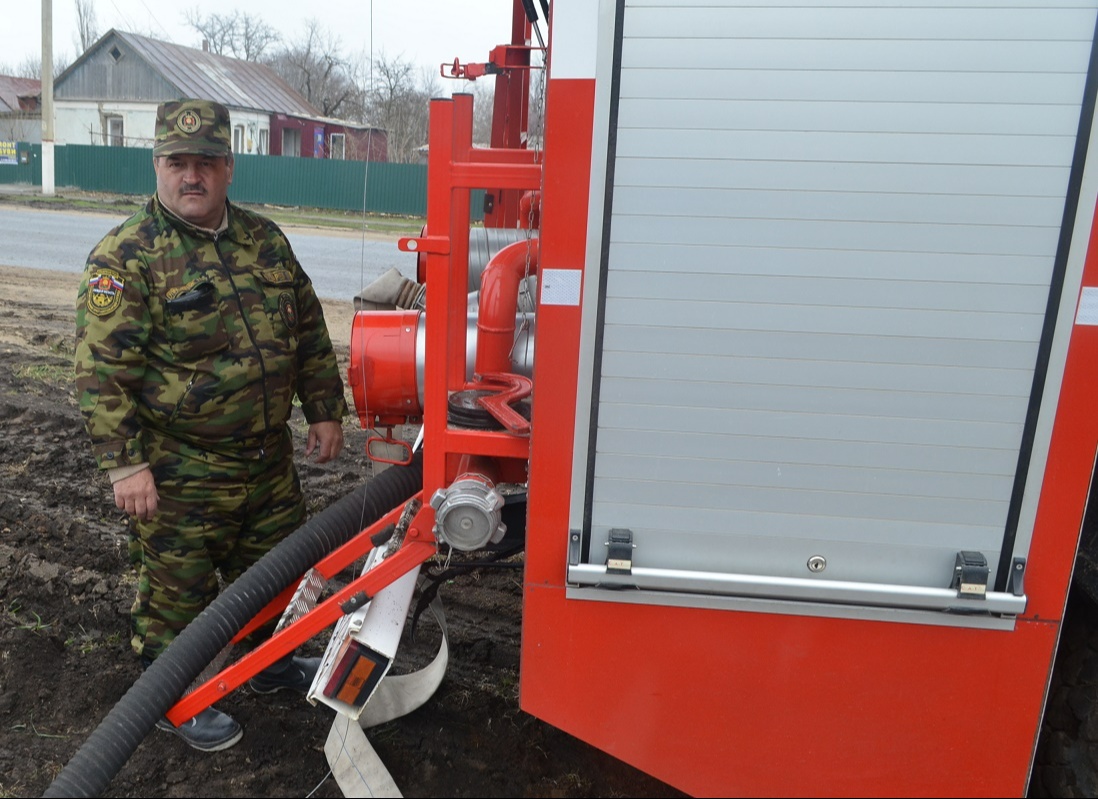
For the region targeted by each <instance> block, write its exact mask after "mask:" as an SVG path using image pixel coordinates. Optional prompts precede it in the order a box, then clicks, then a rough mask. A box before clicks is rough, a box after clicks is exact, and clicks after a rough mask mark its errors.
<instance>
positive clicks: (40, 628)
mask: <svg viewBox="0 0 1098 799" xmlns="http://www.w3.org/2000/svg"><path fill="white" fill-rule="evenodd" d="M2 259H3V257H2V255H0V264H2ZM78 280H79V276H77V275H72V274H61V273H52V272H44V271H35V270H24V269H17V268H14V267H6V266H2V265H0V720H2V728H0V796H39V795H41V794H42V792H43V791H45V790H46V788H47V787H48V786H49V785H50V784H51V782H52V781H53V779H54V778H55V776H56V775H57V773H58V772H59V770H60V769H61V768H62V767H63V766H64V765H65V764H66V763H67V762H68V761H69V759H70V758H71V757H72V755H73V754H74V753H75V752H76V750H77V749H78V748H79V747H80V746H81V744H83V742H84V741H85V740H86V739H87V737H88V735H89V734H90V733H91V732H92V731H93V730H94V729H95V727H96V726H97V725H98V724H99V722H100V721H101V720H102V719H103V718H104V716H105V715H106V714H107V713H108V711H109V710H110V709H111V708H112V707H113V706H114V704H115V703H116V702H117V701H118V699H119V698H120V697H121V696H122V695H123V694H124V693H125V692H126V690H127V689H128V688H129V686H130V685H131V684H132V683H133V681H134V680H136V679H137V677H138V675H139V666H138V663H137V661H136V659H135V658H134V656H133V655H132V653H131V650H130V647H129V642H128V638H129V631H128V624H129V622H128V611H129V606H130V603H131V600H132V596H133V591H134V579H133V576H132V573H131V571H130V567H129V564H128V562H127V558H126V547H125V541H126V520H125V518H124V516H123V514H121V513H120V512H119V511H118V510H117V509H116V508H115V507H114V503H113V499H112V498H111V492H110V488H109V483H108V481H107V480H106V479H105V478H104V477H102V476H101V475H100V474H99V473H97V471H96V468H95V465H94V462H93V460H92V457H91V454H90V452H89V447H88V444H87V441H86V439H85V436H84V431H83V428H82V424H81V419H80V414H79V412H78V410H77V406H76V399H75V396H74V392H73V385H72V379H71V372H72V368H71V360H72V352H73V320H74V310H73V306H74V298H75V296H76V289H77V282H78ZM325 308H326V314H327V316H328V317H329V326H330V328H331V330H332V333H333V338H334V339H336V341H337V350H338V355H339V358H340V360H341V364H342V369H343V372H344V374H346V366H347V356H348V338H349V335H350V320H351V313H352V310H351V306H350V304H349V303H333V302H326V303H325ZM348 400H349V401H350V396H349V395H348ZM345 434H346V437H347V447H346V449H345V451H344V454H343V455H342V457H341V458H340V459H339V460H338V461H337V462H335V463H332V464H326V465H323V466H316V465H313V464H307V463H302V464H301V473H302V479H303V483H304V486H305V491H306V494H307V496H308V499H309V507H310V511H311V512H316V511H317V510H318V509H320V508H323V507H325V506H326V505H327V504H328V503H330V502H332V501H334V500H336V499H339V498H340V497H343V496H345V495H346V494H347V493H349V492H350V491H351V490H352V488H353V487H354V486H355V485H357V484H358V483H359V482H360V481H362V480H363V479H368V478H369V475H370V474H371V467H370V464H369V462H368V460H367V458H366V457H365V455H364V440H365V436H364V433H363V432H362V431H361V430H360V429H358V424H357V420H353V421H352V420H348V422H347V425H346V428H345ZM298 451H299V453H300V451H301V447H300V446H299V448H298ZM521 566H522V561H521V555H520V556H517V557H515V558H513V559H512V560H511V561H510V562H509V563H508V564H507V566H506V567H504V568H495V569H479V570H476V571H473V572H471V573H469V574H466V575H462V576H457V577H455V578H453V579H452V580H448V581H446V583H445V584H444V585H443V587H442V590H441V596H442V598H443V602H444V606H445V609H446V613H447V617H448V622H449V632H450V646H451V655H450V666H449V669H448V671H447V675H446V678H445V680H444V681H443V684H442V686H441V688H440V689H439V691H438V692H437V693H436V694H435V696H434V697H433V698H432V699H431V700H430V701H429V702H428V703H427V704H426V705H424V706H423V707H422V708H420V709H419V710H417V711H415V712H414V713H412V714H411V715H410V716H407V717H405V718H403V719H399V720H397V721H393V722H390V723H388V724H386V725H383V726H381V727H378V728H375V729H374V730H372V731H371V732H370V739H371V741H372V742H373V744H374V747H375V749H376V750H377V752H378V753H379V755H380V756H381V758H382V761H383V762H384V763H385V764H386V766H387V767H388V768H389V770H390V772H391V774H392V775H393V778H394V779H395V782H396V784H397V786H398V787H399V788H400V789H401V790H402V792H403V793H404V795H405V796H556V797H573V796H668V795H675V793H674V791H671V790H670V789H669V788H668V787H667V786H666V785H663V784H662V783H659V782H657V781H655V780H653V779H651V778H649V777H647V776H646V775H644V774H642V773H640V772H638V771H636V770H634V769H632V768H630V767H628V766H626V765H624V764H622V763H621V762H619V761H617V760H615V759H614V758H611V757H609V756H607V755H604V754H602V753H601V752H599V751H598V750H595V749H593V748H591V747H589V746H587V745H586V744H583V743H581V742H579V741H577V740H575V739H574V738H572V737H570V736H568V735H566V734H565V733H563V732H560V731H558V730H556V729H555V728H552V727H550V726H548V725H546V724H543V723H542V722H540V721H538V720H536V719H534V718H533V717H531V716H529V715H527V714H525V713H523V712H522V711H520V710H519V708H518V698H517V695H518V666H519V640H520V611H521V594H522V588H521V585H522V573H521ZM429 626H430V622H425V623H424V625H421V633H420V636H419V641H420V645H426V646H428V648H431V647H433V644H429V643H428V644H424V641H425V640H426V639H429V637H430V634H431V633H432V631H431V630H429V629H428V627H429ZM434 632H436V633H437V628H436V630H435V631H434ZM326 642H327V636H326V635H325V636H323V637H322V638H321V639H317V641H316V643H315V644H314V645H313V646H314V648H316V650H317V653H318V654H319V651H320V649H321V648H322V647H323V646H324V644H326ZM431 654H433V650H432V651H431ZM219 706H220V707H222V708H223V709H225V710H227V711H229V712H231V713H232V714H233V715H234V716H235V717H236V718H237V719H238V720H239V721H240V722H241V723H242V724H243V725H244V728H245V734H244V738H243V740H242V741H241V742H240V743H239V744H237V745H236V746H235V747H234V748H232V749H229V750H227V751H225V752H221V753H217V754H202V753H199V752H196V751H193V750H191V749H190V748H188V747H187V746H186V745H184V744H183V743H182V742H181V741H180V740H178V739H177V738H175V737H174V736H171V735H168V734H166V733H162V732H156V731H153V732H152V733H150V735H149V736H148V737H147V738H146V739H145V740H144V742H143V743H142V744H141V745H140V746H139V748H138V749H137V751H136V753H135V754H134V756H133V757H132V758H131V759H130V760H129V761H128V763H127V764H126V765H125V766H124V767H123V768H122V770H121V771H120V772H119V773H118V774H117V776H115V777H114V779H113V781H112V782H111V783H110V785H109V787H108V789H107V791H106V793H105V795H108V796H125V797H137V796H140V797H149V796H226V797H227V796H318V797H325V796H341V795H342V794H341V792H340V790H339V787H338V785H337V784H336V783H335V781H334V780H333V779H332V778H331V777H330V776H328V764H327V761H326V760H325V757H324V753H323V746H324V741H325V739H326V737H327V734H328V729H329V727H330V725H331V722H332V719H333V711H331V710H330V709H329V708H327V707H324V706H320V707H314V706H312V705H310V704H308V703H307V702H306V701H305V700H304V699H303V698H300V697H296V696H290V695H288V694H286V693H281V694H277V695H274V696H273V697H261V696H257V695H254V694H251V693H250V692H248V691H247V690H240V691H237V692H236V693H234V694H233V695H231V696H230V697H228V698H227V699H226V700H225V701H223V702H222V703H221V704H220V705H219Z"/></svg>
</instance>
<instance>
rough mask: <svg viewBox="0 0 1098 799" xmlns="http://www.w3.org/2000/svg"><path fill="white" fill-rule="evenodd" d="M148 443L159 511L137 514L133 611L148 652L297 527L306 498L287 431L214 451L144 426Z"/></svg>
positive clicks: (141, 649) (139, 641)
mask: <svg viewBox="0 0 1098 799" xmlns="http://www.w3.org/2000/svg"><path fill="white" fill-rule="evenodd" d="M237 444H240V445H239V447H237V446H236V445H237ZM145 445H146V452H147V453H148V454H149V461H150V464H151V465H152V469H153V477H154V479H155V480H156V490H157V493H158V494H159V503H158V505H159V509H158V511H157V513H156V516H155V517H154V518H153V519H152V520H150V521H136V520H131V528H130V540H129V554H130V561H131V563H133V565H134V567H135V568H136V570H137V598H136V599H135V600H134V603H133V607H132V609H131V611H130V618H131V623H132V628H133V638H132V641H131V643H132V645H133V649H134V651H135V652H136V653H137V654H138V655H143V656H144V657H146V658H149V659H150V660H152V659H155V658H156V657H157V656H158V655H160V654H161V653H162V652H163V651H164V649H165V648H166V647H167V646H168V644H169V643H171V641H172V640H173V639H174V638H175V637H176V636H177V635H178V634H179V633H180V632H181V631H182V630H183V628H184V627H186V626H187V625H188V624H189V623H190V622H191V621H192V620H193V619H194V618H195V617H197V616H198V614H199V613H201V612H202V611H203V610H204V609H205V608H206V606H207V605H209V604H210V602H212V601H213V599H214V598H215V597H216V596H217V593H218V590H219V585H220V584H226V585H227V584H228V583H231V582H232V581H233V580H235V579H236V578H237V577H239V576H240V575H241V574H242V573H243V572H244V570H245V569H247V568H248V567H249V566H251V565H252V564H253V563H255V562H256V561H258V560H259V559H260V558H261V557H263V555H265V554H266V553H267V552H269V551H270V550H271V549H272V548H274V546H275V545H276V544H278V543H279V542H280V541H281V540H282V539H284V538H285V537H286V536H288V535H289V534H290V533H292V532H293V531H294V530H296V529H297V528H298V527H300V526H301V524H302V523H303V522H304V521H305V502H304V499H303V497H302V493H301V484H300V482H299V480H298V476H297V470H296V469H295V468H294V462H293V448H292V442H291V441H290V437H289V434H288V432H287V433H286V434H285V435H282V436H280V437H277V438H275V439H271V440H269V441H268V442H267V444H266V446H263V445H262V444H261V442H258V443H256V445H255V446H250V445H248V444H247V443H246V442H243V443H242V442H233V443H231V444H230V445H229V446H230V447H233V449H234V450H235V451H233V450H229V451H221V452H216V453H215V452H211V451H209V450H204V449H201V448H197V447H193V446H190V445H188V444H185V443H182V442H179V441H176V440H173V439H170V438H167V437H162V436H158V435H148V434H147V435H146V436H145ZM270 626H271V628H272V629H268V630H266V631H265V633H266V635H270V633H271V632H272V631H273V624H272V625H270ZM256 637H258V638H260V639H261V638H262V637H265V635H263V633H260V634H258V635H257V636H253V639H254V638H256Z"/></svg>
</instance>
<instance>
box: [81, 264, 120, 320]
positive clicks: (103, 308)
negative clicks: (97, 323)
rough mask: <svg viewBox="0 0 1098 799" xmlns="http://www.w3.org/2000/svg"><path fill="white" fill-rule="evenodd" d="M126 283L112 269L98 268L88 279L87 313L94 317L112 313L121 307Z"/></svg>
mask: <svg viewBox="0 0 1098 799" xmlns="http://www.w3.org/2000/svg"><path fill="white" fill-rule="evenodd" d="M125 285H126V281H125V280H123V279H122V276H121V275H119V274H118V272H115V271H114V270H113V269H105V268H100V269H98V270H96V271H95V272H94V273H92V275H91V277H89V278H88V291H87V297H88V312H89V313H91V314H93V315H95V316H106V315H108V314H111V313H114V312H115V311H117V310H118V308H119V307H120V306H121V305H122V289H123V288H124V287H125Z"/></svg>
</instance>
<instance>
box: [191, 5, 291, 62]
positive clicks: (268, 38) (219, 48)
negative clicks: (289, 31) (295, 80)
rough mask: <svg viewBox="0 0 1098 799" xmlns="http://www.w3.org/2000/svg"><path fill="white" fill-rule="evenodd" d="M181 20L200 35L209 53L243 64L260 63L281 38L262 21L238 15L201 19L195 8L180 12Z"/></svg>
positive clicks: (222, 15) (236, 13)
mask: <svg viewBox="0 0 1098 799" xmlns="http://www.w3.org/2000/svg"><path fill="white" fill-rule="evenodd" d="M183 17H184V19H185V20H186V21H187V24H188V25H190V26H191V28H192V29H193V30H194V31H195V32H196V33H198V34H201V36H202V38H203V40H204V41H205V42H206V45H207V46H208V47H209V50H210V52H211V53H216V54H217V55H225V56H232V57H233V58H240V59H243V60H244V61H259V60H261V59H262V58H263V56H264V55H265V54H266V53H267V51H268V50H269V49H270V48H271V47H272V46H273V45H274V44H276V43H278V42H279V41H280V40H281V38H282V37H281V35H280V34H279V33H278V31H276V30H275V29H274V28H272V27H271V26H270V25H268V24H267V23H266V22H264V21H263V20H261V19H259V18H258V17H253V16H252V15H251V14H243V13H241V12H240V11H233V12H232V13H230V14H207V15H206V16H203V15H202V13H201V12H200V11H199V10H198V9H197V8H191V9H188V10H187V11H184V12H183Z"/></svg>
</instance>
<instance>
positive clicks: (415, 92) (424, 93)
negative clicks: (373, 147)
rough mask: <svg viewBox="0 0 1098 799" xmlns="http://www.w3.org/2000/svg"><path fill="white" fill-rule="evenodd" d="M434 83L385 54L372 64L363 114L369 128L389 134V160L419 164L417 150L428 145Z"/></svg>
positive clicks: (424, 75)
mask: <svg viewBox="0 0 1098 799" xmlns="http://www.w3.org/2000/svg"><path fill="white" fill-rule="evenodd" d="M436 90H437V83H436V82H435V81H434V80H433V78H431V79H428V77H427V75H426V74H425V73H420V75H419V78H418V80H417V73H416V67H415V65H413V64H412V63H411V62H409V61H405V60H403V59H401V58H388V57H386V56H385V55H384V53H383V54H382V55H381V56H380V57H378V58H376V59H375V60H374V68H373V80H372V83H371V84H370V85H369V87H368V89H367V99H366V111H367V119H368V120H369V121H370V124H372V125H374V126H376V127H379V128H384V129H385V131H386V132H387V134H388V148H389V160H390V161H393V162H395V163H411V162H415V161H417V160H419V157H420V155H419V148H420V147H422V146H423V145H425V144H426V143H427V127H428V117H429V113H430V103H429V101H430V99H431V96H432V93H437V92H436Z"/></svg>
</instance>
